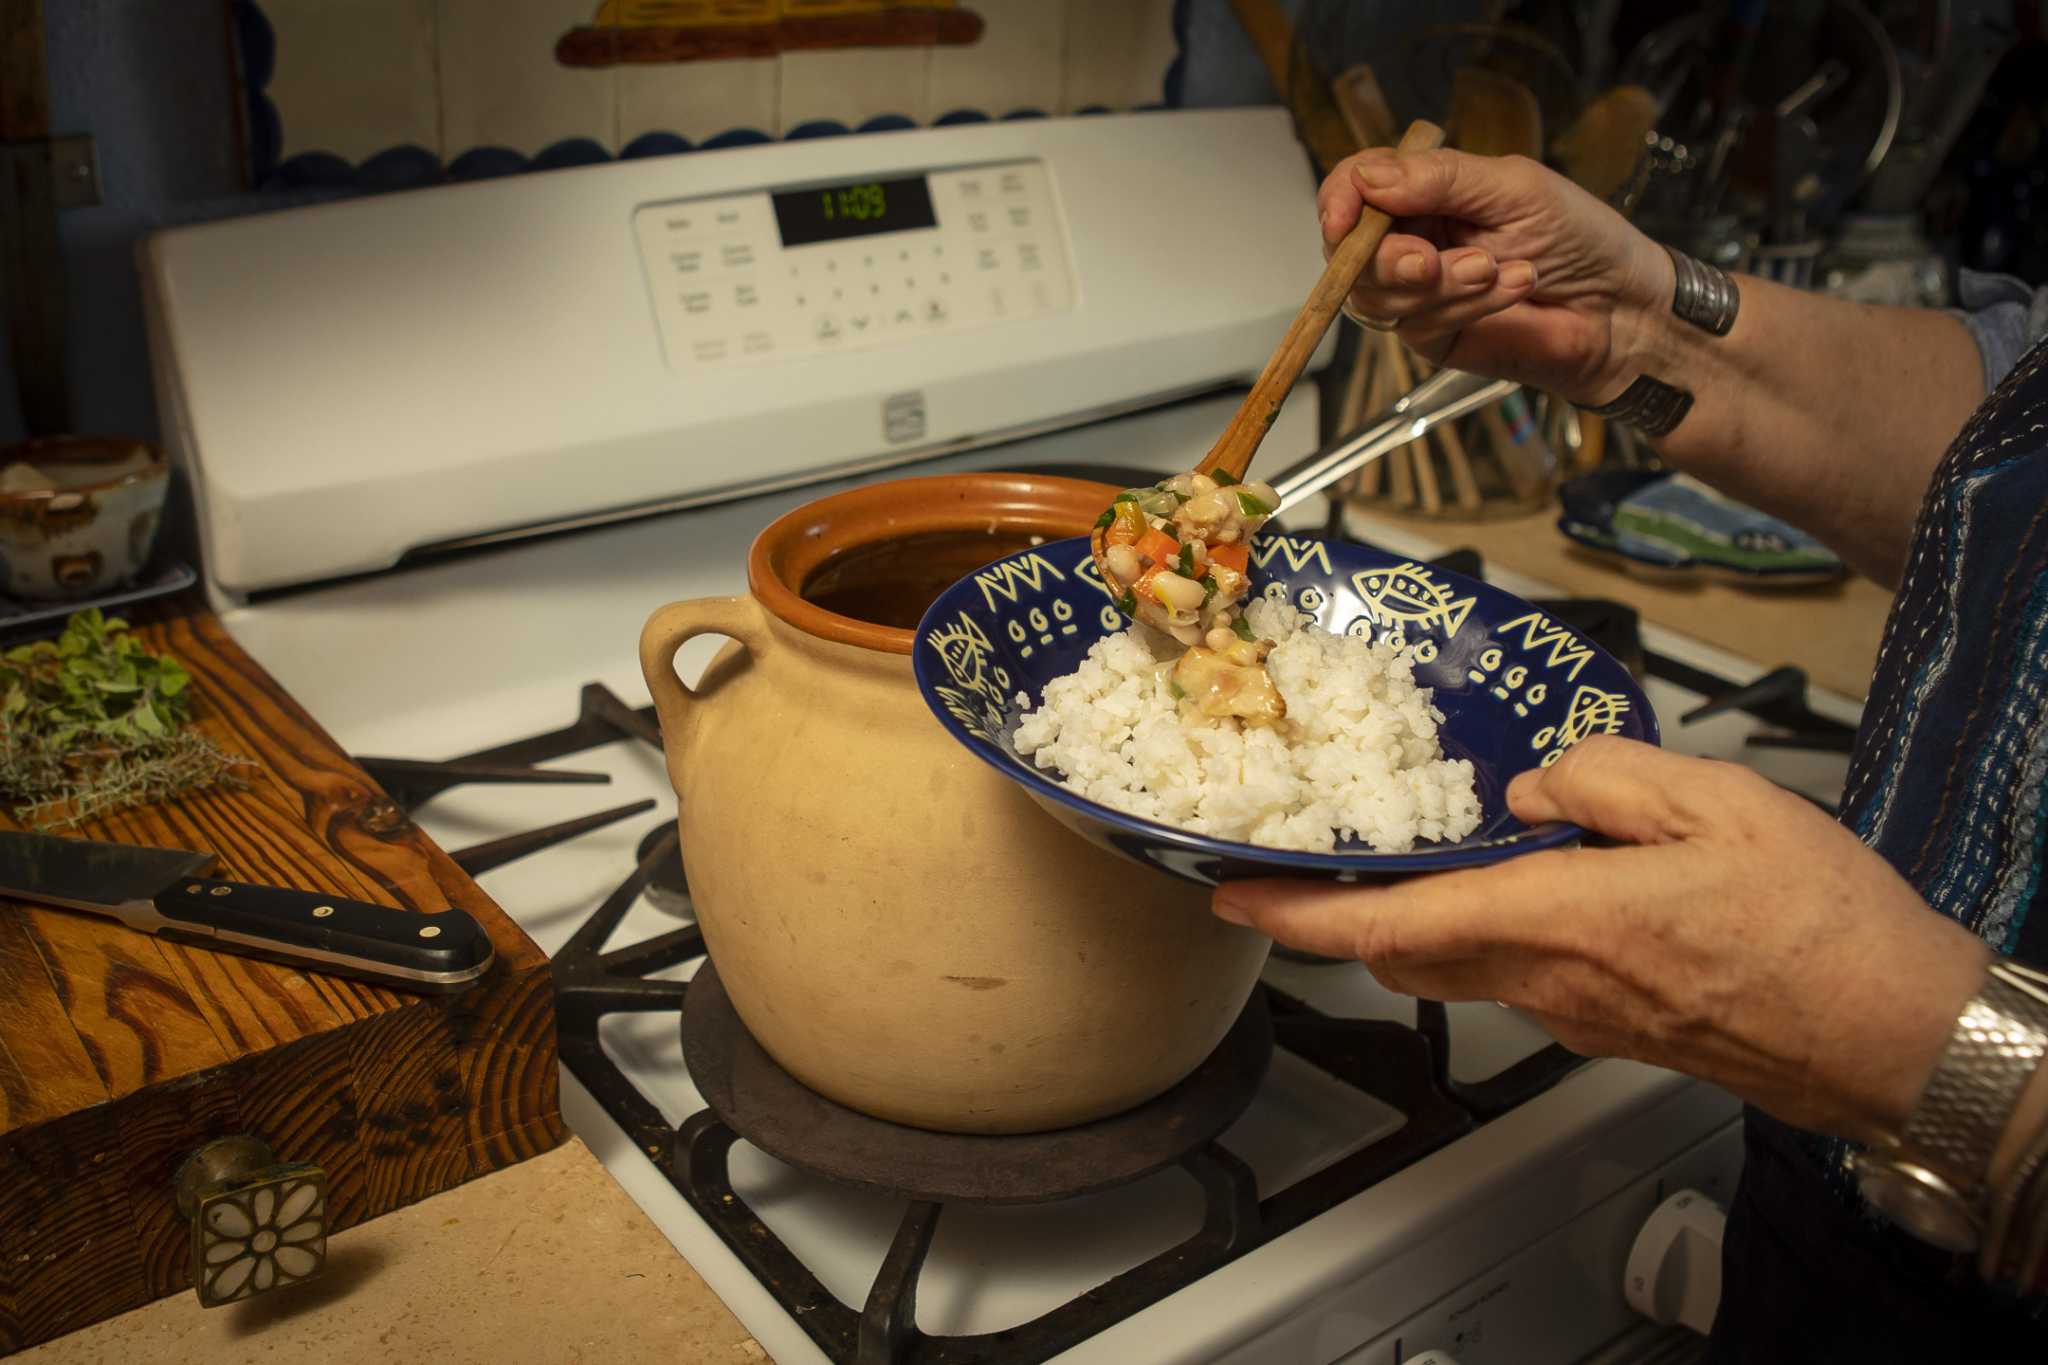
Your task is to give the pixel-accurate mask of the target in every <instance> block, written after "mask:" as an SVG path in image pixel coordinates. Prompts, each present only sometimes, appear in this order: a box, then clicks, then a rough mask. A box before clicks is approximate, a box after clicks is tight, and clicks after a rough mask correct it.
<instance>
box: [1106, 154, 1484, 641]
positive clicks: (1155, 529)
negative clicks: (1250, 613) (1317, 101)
mask: <svg viewBox="0 0 2048 1365" xmlns="http://www.w3.org/2000/svg"><path fill="white" fill-rule="evenodd" d="M1443 140H1444V134H1443V129H1441V128H1439V127H1437V126H1436V125H1435V124H1433V123H1425V122H1423V121H1422V120H1420V119H1418V120H1416V121H1415V122H1414V123H1411V124H1410V125H1408V131H1407V133H1406V134H1405V135H1404V136H1403V137H1402V138H1401V145H1400V147H1399V148H1397V149H1396V150H1397V151H1398V152H1399V154H1400V155H1403V156H1411V155H1414V154H1416V153H1419V152H1427V151H1432V150H1434V149H1435V148H1437V147H1440V146H1442V145H1443ZM1392 226H1393V220H1392V219H1390V218H1389V217H1388V216H1387V215H1386V214H1384V213H1381V212H1380V211H1379V210H1377V209H1374V208H1366V209H1365V210H1364V211H1363V212H1362V213H1361V214H1360V215H1359V219H1358V226H1356V227H1354V228H1353V229H1351V232H1350V233H1349V234H1348V235H1347V236H1346V237H1345V238H1344V240H1343V241H1342V242H1340V243H1338V244H1337V247H1336V249H1335V250H1333V251H1332V252H1331V253H1330V262H1329V264H1328V265H1326V266H1324V267H1323V273H1322V277H1321V278H1320V279H1318V280H1317V281H1316V284H1315V288H1314V289H1313V290H1311V291H1310V292H1309V296H1308V301H1307V302H1306V303H1304V304H1303V305H1302V306H1301V311H1300V312H1299V313H1298V314H1296V315H1295V318H1294V321H1293V323H1292V324H1291V325H1290V326H1289V327H1288V329H1287V334H1286V335H1285V336H1284V337H1282V338H1281V340H1280V345H1279V346H1278V347H1277V348H1276V349H1275V350H1274V352H1273V355H1272V358H1271V359H1269V360H1268V361H1267V362H1266V368H1265V369H1264V370H1262V371H1261V372H1260V374H1259V377H1258V381H1257V382H1256V383H1254V384H1253V385H1252V390H1251V392H1250V393H1248V394H1246V395H1245V399H1244V402H1243V403H1242V404H1240V405H1239V407H1238V409H1237V415H1236V416H1234V417H1233V418H1231V420H1230V425H1229V426H1227V427H1225V428H1224V430H1223V434H1222V436H1220V437H1218V438H1217V441H1216V444H1215V445H1214V446H1212V447H1210V449H1209V453H1208V454H1207V455H1206V456H1204V457H1203V459H1202V462H1201V464H1200V465H1198V466H1197V467H1196V468H1195V469H1194V470H1193V471H1191V472H1189V473H1186V474H1176V475H1175V476H1174V477H1172V478H1170V479H1163V480H1161V481H1160V482H1159V483H1157V484H1154V485H1153V486H1152V487H1150V488H1127V489H1125V490H1124V491H1123V492H1121V493H1119V494H1117V496H1116V500H1115V501H1114V502H1112V503H1111V504H1110V505H1109V507H1108V509H1107V510H1106V511H1104V512H1103V514H1102V516H1101V517H1100V518H1098V519H1097V521H1096V523H1095V530H1094V533H1093V535H1092V536H1091V537H1090V539H1089V544H1090V548H1091V549H1092V551H1093V553H1094V556H1095V568H1096V571H1097V572H1099V573H1100V574H1101V575H1102V581H1103V583H1104V584H1105V585H1106V586H1107V587H1108V589H1109V595H1110V596H1111V597H1112V598H1113V599H1115V601H1116V603H1117V605H1118V606H1120V607H1121V608H1122V609H1123V611H1124V614H1125V615H1126V616H1131V617H1135V618H1136V619H1138V620H1140V621H1143V622H1145V623H1146V624H1147V625H1151V626H1155V627H1157V628H1159V629H1160V630H1163V631H1166V632H1167V633H1168V634H1170V635H1172V636H1173V637H1174V638H1175V639H1177V640H1179V641H1180V642H1181V643H1182V644H1184V645H1198V644H1204V643H1206V644H1207V645H1208V646H1209V648H1211V649H1221V648H1223V647H1225V646H1227V645H1228V644H1229V643H1230V639H1231V638H1233V637H1234V638H1238V639H1243V640H1249V639H1250V638H1251V637H1250V634H1249V628H1248V627H1247V626H1246V625H1245V623H1244V618H1243V616H1242V614H1241V613H1240V612H1239V611H1238V610H1237V606H1238V603H1240V602H1241V601H1243V599H1244V596H1245V593H1246V591H1247V590H1248V589H1249V587H1250V583H1251V576H1250V569H1251V538H1252V536H1253V534H1254V533H1255V532H1257V530H1258V529H1259V527H1261V526H1263V525H1264V524H1265V522H1266V518H1268V517H1270V516H1272V515H1273V513H1274V512H1275V511H1276V510H1278V508H1279V505H1280V498H1279V495H1278V494H1277V493H1275V492H1274V490H1273V488H1272V486H1271V485H1269V484H1263V483H1255V482H1250V483H1248V482H1246V481H1245V474H1246V472H1247V471H1248V470H1249V469H1250V468H1251V462H1252V456H1253V454H1255V453H1256V452H1257V450H1258V448H1259V442H1261V441H1263V440H1264V439H1265V437H1266V432H1267V430H1268V429H1270V428H1271V427H1272V425H1273V420H1274V419H1275V418H1276V417H1278V416H1279V414H1280V405H1281V404H1282V403H1283V402H1285V401H1286V399H1287V395H1288V393H1289V392H1291V391H1292V390H1293V388H1294V381H1295V380H1296V379H1298V378H1300V377H1301V371H1302V367H1303V366H1305V365H1307V364H1308V358H1309V356H1310V355H1312V354H1314V352H1315V349H1316V346H1317V345H1318V344H1320V343H1321V341H1322V339H1323V333H1325V332H1327V331H1328V330H1329V329H1330V323H1331V321H1332V320H1333V319H1334V318H1335V317H1336V316H1337V310H1338V309H1339V308H1340V307H1342V306H1343V303H1344V297H1345V295H1347V294H1349V293H1350V292H1351V288H1352V286H1353V285H1354V284H1356V283H1357V282H1358V277H1359V275H1360V274H1361V273H1362V272H1363V271H1364V269H1365V267H1366V265H1367V263H1369V262H1370V261H1371V260H1372V258H1373V253H1374V252H1376V251H1378V250H1379V247H1380V241H1381V239H1382V238H1384V237H1385V236H1386V235H1387V230H1388V229H1389V228H1390V227H1392ZM1219 632H1221V633H1219Z"/></svg>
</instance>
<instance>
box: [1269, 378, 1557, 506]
mask: <svg viewBox="0 0 2048 1365" xmlns="http://www.w3.org/2000/svg"><path fill="white" fill-rule="evenodd" d="M1521 387H1522V386H1521V385H1520V384H1517V383H1516V382H1515V381H1514V380H1512V379H1487V378H1485V377H1484V376H1482V375H1476V374H1467V373H1466V372H1465V371H1463V370H1438V371H1437V372H1436V373H1435V374H1433V375H1431V376H1430V377H1429V378H1427V379H1425V380H1423V381H1422V382H1421V383H1420V384H1417V385H1416V386H1415V387H1414V388H1413V389H1410V390H1409V391H1408V392H1407V393H1406V394H1405V395H1403V396H1402V397H1401V398H1400V399H1398V400H1397V401H1396V402H1395V403H1394V406H1393V407H1391V408H1389V409H1388V410H1387V413H1386V415H1385V416H1384V417H1381V418H1380V419H1379V420H1377V421H1375V422H1373V423H1371V424H1370V425H1368V426H1364V427H1361V428H1359V429H1358V430H1357V431H1355V432H1353V433H1352V434H1350V435H1349V436H1344V437H1340V438H1339V439H1338V440H1336V441H1335V442H1333V443H1332V444H1330V445H1328V446H1325V447H1323V448H1322V449H1320V450H1317V451H1315V452H1313V453H1312V454H1310V455H1309V456H1308V457H1307V458H1306V459H1303V460H1300V461H1298V462H1296V463H1295V464H1292V465H1290V466H1288V468H1287V470H1286V472H1285V473H1283V474H1281V475H1280V476H1279V477H1278V478H1276V479H1274V480H1273V481H1272V485H1273V491H1274V492H1276V493H1278V494H1279V495H1280V506H1279V508H1278V510H1279V511H1282V512H1284V511H1286V510H1287V509H1288V508H1289V507H1292V506H1294V505H1296V504H1297V503H1299V502H1301V500H1302V499H1304V498H1307V497H1310V496H1312V495H1314V494H1316V493H1320V492H1322V491H1323V490H1324V489H1325V488H1328V487H1329V486H1330V485H1331V484H1333V483H1335V482H1337V481H1338V480H1339V479H1341V478H1343V477H1344V476H1345V475H1347V474H1350V473H1353V472H1355V471H1357V470H1359V469H1363V468H1364V467H1365V466H1366V465H1369V464H1371V463H1372V462H1373V461H1374V460H1377V459H1378V458H1379V457H1380V456H1382V455H1385V454H1387V453H1388V452H1389V451H1393V450H1399V449H1400V448H1401V447H1402V446H1404V445H1407V444H1408V443H1409V442H1410V441H1413V440H1415V439H1416V438H1418V437H1420V436H1422V435H1423V434H1425V433H1426V432H1428V431H1429V430H1430V429H1431V428H1433V427H1435V426H1436V425H1438V424H1439V423H1441V422H1449V421H1453V420H1455V419H1457V418H1459V417H1463V416H1464V415H1465V414H1466V413H1468V412H1477V411H1479V410H1480V409H1481V408H1483V407H1486V406H1487V405H1488V404H1490V403H1498V402H1499V401H1500V400H1501V399H1503V398H1505V397H1507V396H1508V395H1509V394H1511V393H1513V392H1514V391H1515V390H1517V389H1519V388H1521Z"/></svg>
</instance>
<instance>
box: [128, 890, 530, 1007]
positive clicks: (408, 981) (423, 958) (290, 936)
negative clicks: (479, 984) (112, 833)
mask: <svg viewBox="0 0 2048 1365" xmlns="http://www.w3.org/2000/svg"><path fill="white" fill-rule="evenodd" d="M153 904H154V905H155V906H156V912H157V913H158V914H159V915H161V916H163V918H164V920H165V921H166V923H165V924H164V926H163V927H162V928H160V929H159V930H158V932H159V933H160V934H163V935H164V936H166V937H169V938H176V939H179V940H182V941H184V942H188V943H195V944H198V945H200V946H202V947H208V948H219V949H223V950H225V951H228V952H241V953H249V954H253V955H255V956H259V957H265V958H270V959H273V960H278V961H284V962H289V963H291V964H292V965H294V966H304V967H309V968H311V969H313V970H314V971H332V972H339V973H341V974H343V975H347V976H359V977H365V978H368V979H370V980H374V981H379V982H383V983H385V984H388V985H392V986H396V987H399V988H400V989H404V990H425V991H436V992H439V991H451V990H460V989H461V988H462V987H464V986H467V985H468V984H470V983H471V982H472V981H475V980H476V979H477V978H478V977H480V976H482V975H483V974H484V972H485V971H487V970H489V968H490V965H491V959H492V957H493V956H494V953H493V950H492V948H491V940H490V936H489V935H488V934H486V933H485V932H484V930H483V926H481V925H479V924H478V923H477V922H476V921H475V920H474V919H471V918H470V917H469V916H468V915H466V914H464V913H463V912H462V911H460V910H444V911H442V912H440V913H439V914H432V915H420V914H414V913H412V912H411V911H408V910H393V909H391V908H390V907H389V906H384V905H372V904H371V903H369V902H368V901H354V900H348V899H346V898H344V897H341V896H330V895H325V894H323V893H320V892H317V891H292V890H286V889H285V888H282V887H276V886H252V885H249V884H248V883H245V882H228V881H218V880H215V879H214V878H212V877H180V878H179V879H178V880H177V881H175V882H173V883H172V884H171V885H170V886H168V887H166V888H165V889H164V890H162V891H160V892H158V893H157V895H156V897H155V899H154V901H153Z"/></svg>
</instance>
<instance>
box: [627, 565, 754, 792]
mask: <svg viewBox="0 0 2048 1365" xmlns="http://www.w3.org/2000/svg"><path fill="white" fill-rule="evenodd" d="M699 635H723V636H726V637H727V638H729V639H733V640H737V641H739V642H740V644H741V646H743V647H744V648H745V649H746V650H747V652H748V653H750V654H753V655H756V656H758V655H759V654H760V653H761V647H762V645H763V644H765V643H766V642H767V639H768V633H767V631H766V630H765V629H763V626H762V621H761V609H760V608H759V607H758V606H757V605H755V602H754V599H753V598H751V597H699V598H695V599H693V600H691V601H688V602H671V603H669V604H668V605H667V606H665V607H658V608H656V609H655V612H654V614H653V615H652V616H650V617H648V618H647V624H646V625H645V626H643V627H641V629H640V672H641V673H642V674H643V675H644V676H645V677H646V679H647V691H648V693H649V695H651V696H652V697H653V698H654V713H655V715H656V716H657V717H659V718H660V720H661V738H662V745H663V747H664V749H666V751H667V757H668V759H669V761H670V762H671V763H673V762H674V761H675V758H676V755H677V754H678V753H679V752H680V750H679V749H678V748H677V747H675V746H678V745H680V744H681V743H682V742H683V737H684V735H685V734H686V733H687V731H688V730H689V728H690V727H691V725H693V724H694V723H695V720H696V715H697V694H696V693H695V692H694V691H692V690H691V689H689V688H687V687H685V686H683V683H682V679H680V678H678V677H677V676H676V651H677V650H679V649H681V648H682V647H683V646H684V645H685V644H687V643H688V642H689V641H691V640H694V639H696V638H697V637H698V636H699Z"/></svg>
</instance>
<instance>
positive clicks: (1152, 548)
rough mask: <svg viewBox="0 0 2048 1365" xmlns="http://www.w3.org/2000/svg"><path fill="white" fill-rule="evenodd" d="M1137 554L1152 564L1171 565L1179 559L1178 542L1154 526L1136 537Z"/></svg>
mask: <svg viewBox="0 0 2048 1365" xmlns="http://www.w3.org/2000/svg"><path fill="white" fill-rule="evenodd" d="M1138 553H1139V554H1141V555H1143V556H1144V557H1145V558H1146V559H1149V560H1151V561H1152V562H1153V563H1154V564H1172V563H1175V562H1177V561H1178V560H1179V559H1180V542H1179V541H1177V540H1175V539H1174V538H1173V537H1172V536H1170V535H1168V534H1166V532H1164V531H1162V530H1160V529H1159V528H1158V527H1156V526H1155V527H1152V528H1151V529H1149V530H1147V531H1146V532H1145V534H1144V535H1142V536H1140V537H1138Z"/></svg>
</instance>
